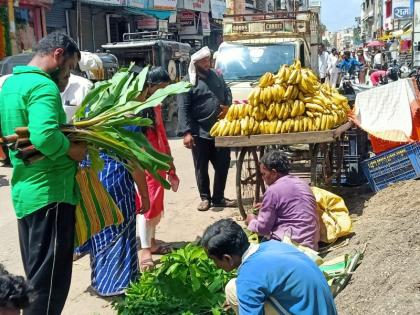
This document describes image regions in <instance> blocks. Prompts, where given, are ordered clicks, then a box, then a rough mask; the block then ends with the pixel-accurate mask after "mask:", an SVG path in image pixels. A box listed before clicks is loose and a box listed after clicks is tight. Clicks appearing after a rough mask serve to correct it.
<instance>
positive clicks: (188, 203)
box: [0, 140, 420, 315]
mask: <svg viewBox="0 0 420 315" xmlns="http://www.w3.org/2000/svg"><path fill="white" fill-rule="evenodd" d="M170 144H171V147H172V151H173V155H174V157H175V164H176V166H177V168H178V174H179V176H180V178H181V185H180V189H179V191H178V192H177V193H172V192H168V193H167V195H166V199H165V207H166V211H165V217H164V218H163V220H162V222H161V224H160V225H159V226H158V231H157V237H158V238H159V239H162V240H164V241H166V242H173V243H174V244H175V245H181V244H183V243H184V242H190V241H194V240H195V239H196V237H197V236H200V235H201V234H202V233H203V230H204V229H205V227H207V226H208V225H209V224H211V223H212V222H214V221H216V220H218V219H220V218H224V217H236V218H237V217H238V212H237V210H236V209H212V210H210V211H207V212H204V213H201V212H198V211H197V210H196V206H197V204H198V202H199V197H198V193H197V188H196V183H195V179H194V169H193V165H192V158H191V153H190V152H189V151H188V150H186V149H184V148H183V147H182V144H181V141H179V140H171V141H170ZM232 156H234V155H232ZM10 175H11V169H8V168H0V209H1V211H0V262H1V263H3V264H5V266H6V268H7V269H8V270H9V271H10V272H12V273H16V274H23V268H22V264H21V260H20V252H19V246H18V238H17V228H16V219H15V217H14V213H13V210H12V209H13V208H12V204H11V200H10ZM234 177H235V169H234V168H233V167H232V168H231V170H230V173H229V178H228V183H227V188H226V196H227V197H229V198H234V197H235V185H234ZM419 191H420V181H409V182H406V183H402V184H397V185H394V186H393V187H390V188H388V189H385V190H383V191H381V192H379V193H378V194H376V195H374V194H373V193H371V192H370V190H369V188H368V187H367V186H363V187H354V188H340V189H336V190H335V191H334V192H336V193H338V194H339V195H341V196H343V197H344V199H345V201H346V204H347V206H348V208H349V209H350V212H351V214H352V218H353V219H354V229H353V230H354V235H353V236H352V237H351V238H349V244H348V245H347V246H345V247H343V248H339V249H336V250H334V251H332V252H331V253H329V254H328V256H327V257H334V256H338V255H341V254H343V253H348V252H351V251H352V250H353V249H359V250H361V249H362V248H363V247H364V245H365V244H367V249H366V252H365V255H364V259H363V261H362V263H361V265H360V266H359V268H358V269H357V270H356V272H355V273H354V275H353V277H352V279H351V281H350V283H349V285H348V286H347V287H346V288H345V289H344V290H343V291H342V292H341V293H340V294H339V295H338V297H337V298H336V303H337V307H338V311H339V314H345V315H346V314H348V315H354V314H420V277H419V275H420V264H419V261H420V230H419V222H420V219H419V218H420V194H419ZM89 284H90V267H89V258H88V257H84V258H82V259H80V260H78V261H76V262H75V263H74V271H73V279H72V285H71V288H70V293H69V297H68V300H67V303H66V306H65V309H64V312H63V314H64V315H70V314H71V315H73V314H78V315H93V314H101V315H108V314H115V311H114V310H113V309H112V308H111V301H112V300H110V299H102V298H99V297H97V296H95V295H93V294H91V293H90V290H89Z"/></svg>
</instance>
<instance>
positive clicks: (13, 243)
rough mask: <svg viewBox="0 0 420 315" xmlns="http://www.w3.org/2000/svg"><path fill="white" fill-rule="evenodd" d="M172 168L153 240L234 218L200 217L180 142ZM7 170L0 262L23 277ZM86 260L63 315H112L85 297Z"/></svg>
mask: <svg viewBox="0 0 420 315" xmlns="http://www.w3.org/2000/svg"><path fill="white" fill-rule="evenodd" d="M170 145H171V148H172V152H173V155H174V158H175V165H176V167H177V169H178V175H179V177H180V179H181V184H180V187H179V191H178V192H177V193H173V192H167V194H166V198H165V216H164V218H163V219H162V222H161V224H160V225H159V226H158V229H157V238H158V239H162V240H164V241H166V242H189V241H194V240H195V239H196V237H197V236H200V235H201V234H202V232H203V230H204V229H205V227H206V226H207V225H209V224H210V223H212V222H214V221H216V220H218V219H220V218H223V217H231V216H236V215H238V213H237V210H235V209H212V210H210V211H207V212H204V213H201V212H198V211H197V210H196V206H197V205H198V203H199V201H200V200H199V196H198V193H197V186H196V183H195V178H194V167H193V164H192V157H191V152H190V151H189V150H186V149H184V148H183V146H182V143H181V141H180V140H170ZM234 176H235V170H234V168H231V170H230V173H229V178H228V183H227V188H226V197H228V198H234V197H235V185H234ZM10 177H11V169H10V168H4V167H1V168H0V262H1V263H3V264H4V265H5V266H6V268H7V269H8V270H9V271H10V272H11V273H15V274H21V275H23V267H22V263H21V259H20V252H19V243H18V235H17V226H16V218H15V215H14V212H13V208H12V203H11V198H10ZM89 284H90V268H89V257H84V258H82V259H80V260H78V261H76V262H75V263H74V269H73V279H72V285H71V288H70V294H69V297H68V299H67V303H66V306H65V309H64V312H63V314H64V315H74V314H78V315H93V314H101V315H108V314H115V311H114V310H112V308H111V306H110V303H111V300H109V299H102V298H99V297H97V296H95V295H92V294H90V293H89V290H87V289H88V287H89Z"/></svg>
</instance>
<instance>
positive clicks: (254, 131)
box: [252, 121, 260, 135]
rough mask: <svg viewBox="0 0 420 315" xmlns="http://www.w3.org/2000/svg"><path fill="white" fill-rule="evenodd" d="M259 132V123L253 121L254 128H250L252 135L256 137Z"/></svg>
mask: <svg viewBox="0 0 420 315" xmlns="http://www.w3.org/2000/svg"><path fill="white" fill-rule="evenodd" d="M259 131H260V123H259V122H258V121H255V123H254V127H253V128H252V134H253V135H256V134H258V133H259Z"/></svg>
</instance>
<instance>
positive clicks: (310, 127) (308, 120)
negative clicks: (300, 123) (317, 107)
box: [307, 117, 314, 131]
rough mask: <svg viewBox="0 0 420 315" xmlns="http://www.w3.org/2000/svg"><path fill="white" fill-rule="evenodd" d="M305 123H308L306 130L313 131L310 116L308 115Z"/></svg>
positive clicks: (312, 122)
mask: <svg viewBox="0 0 420 315" xmlns="http://www.w3.org/2000/svg"><path fill="white" fill-rule="evenodd" d="M307 123H308V131H313V130H314V120H313V119H312V118H311V117H308V119H307Z"/></svg>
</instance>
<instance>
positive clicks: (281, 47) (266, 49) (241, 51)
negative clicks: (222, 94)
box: [216, 43, 295, 81]
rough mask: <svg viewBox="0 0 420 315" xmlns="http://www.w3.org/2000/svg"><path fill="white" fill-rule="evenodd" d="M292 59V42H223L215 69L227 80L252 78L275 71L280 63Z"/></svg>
mask: <svg viewBox="0 0 420 315" xmlns="http://www.w3.org/2000/svg"><path fill="white" fill-rule="evenodd" d="M294 59H295V45H294V44H288V43H284V44H283V43H282V44H273V45H260V46H256V45H252V46H251V45H242V44H225V45H224V46H222V47H220V49H219V52H218V55H217V60H216V69H217V70H219V71H221V72H222V73H223V76H224V78H225V80H227V81H232V80H250V79H251V80H252V79H258V78H259V77H261V76H262V75H263V74H264V73H266V72H277V71H278V70H279V68H280V66H281V65H283V64H292V63H293V60H294Z"/></svg>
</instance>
